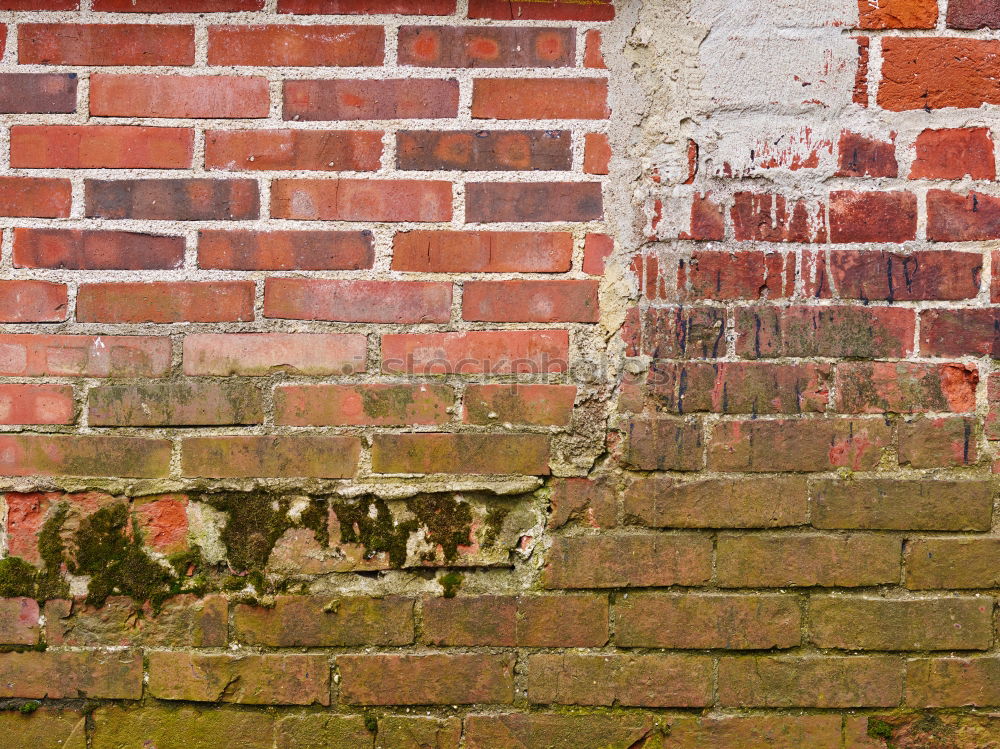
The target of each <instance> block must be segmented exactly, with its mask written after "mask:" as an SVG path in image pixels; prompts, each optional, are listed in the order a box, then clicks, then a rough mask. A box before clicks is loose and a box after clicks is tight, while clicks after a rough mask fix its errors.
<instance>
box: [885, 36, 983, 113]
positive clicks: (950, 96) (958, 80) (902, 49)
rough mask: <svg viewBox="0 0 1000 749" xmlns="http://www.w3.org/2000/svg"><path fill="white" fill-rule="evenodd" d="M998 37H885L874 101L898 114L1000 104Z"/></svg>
mask: <svg viewBox="0 0 1000 749" xmlns="http://www.w3.org/2000/svg"><path fill="white" fill-rule="evenodd" d="M998 71H1000V41H997V40H994V39H959V38H949V37H911V38H906V39H904V38H894V37H887V38H886V39H884V40H883V43H882V83H881V84H880V85H879V89H878V104H879V106H881V107H882V108H883V109H888V110H890V111H893V112H900V111H905V110H911V109H943V108H945V107H958V108H968V109H975V108H978V107H979V106H981V105H982V104H997V103H1000V85H998V83H997V80H998Z"/></svg>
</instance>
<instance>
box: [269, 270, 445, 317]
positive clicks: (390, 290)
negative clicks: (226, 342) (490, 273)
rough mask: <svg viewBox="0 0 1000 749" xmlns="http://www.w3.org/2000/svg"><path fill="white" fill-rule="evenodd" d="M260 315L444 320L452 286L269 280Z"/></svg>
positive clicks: (411, 283)
mask: <svg viewBox="0 0 1000 749" xmlns="http://www.w3.org/2000/svg"><path fill="white" fill-rule="evenodd" d="M264 316H265V317H270V318H285V319H292V320H335V321H341V322H381V323H414V324H416V323H426V322H448V320H449V318H450V316H451V284H447V283H436V282H432V281H338V280H327V279H317V278H269V279H267V282H266V284H265V286H264Z"/></svg>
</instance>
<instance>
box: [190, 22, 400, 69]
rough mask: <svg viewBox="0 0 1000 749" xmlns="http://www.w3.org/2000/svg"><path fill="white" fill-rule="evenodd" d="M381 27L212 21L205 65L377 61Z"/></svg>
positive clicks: (325, 64)
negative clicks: (260, 24) (228, 24)
mask: <svg viewBox="0 0 1000 749" xmlns="http://www.w3.org/2000/svg"><path fill="white" fill-rule="evenodd" d="M384 45H385V34H384V32H383V30H382V27H381V26H375V25H368V24H365V25H360V24H359V25H356V26H321V25H318V24H316V25H313V24H310V25H309V26H298V25H293V24H283V25H280V26H278V25H271V26H247V25H242V26H236V25H234V26H210V27H209V28H208V64H209V65H251V66H255V67H257V66H261V65H307V66H322V67H333V66H353V67H361V66H372V65H381V64H382V58H383V57H384V52H383V48H384Z"/></svg>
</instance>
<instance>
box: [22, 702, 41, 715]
mask: <svg viewBox="0 0 1000 749" xmlns="http://www.w3.org/2000/svg"><path fill="white" fill-rule="evenodd" d="M41 706H42V703H41V702H38V701H37V700H30V701H28V702H25V703H24V704H22V705H21V707H19V708H18V709H19V710H20V711H21V714H22V715H31V714H32V713H33V712H35V710H37V709H38V708H40V707H41Z"/></svg>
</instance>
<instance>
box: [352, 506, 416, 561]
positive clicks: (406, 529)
mask: <svg viewBox="0 0 1000 749" xmlns="http://www.w3.org/2000/svg"><path fill="white" fill-rule="evenodd" d="M373 510H374V512H373ZM333 511H334V513H335V514H336V516H337V523H338V524H339V526H340V540H341V542H343V543H348V544H361V545H362V546H364V547H365V555H366V557H367V558H369V559H370V558H372V557H374V556H375V555H376V554H383V553H384V554H387V555H388V556H389V563H390V564H391V565H392V566H393V567H402V566H403V565H404V564H405V563H406V542H407V540H408V539H409V537H410V534H411V533H413V532H414V531H415V530H416V529H417V524H416V522H415V521H412V520H408V521H404V522H402V523H396V521H395V520H394V519H393V517H392V511H391V510H390V509H389V505H387V504H386V503H385V501H384V500H382V499H380V498H378V497H374V498H371V499H363V500H361V501H359V502H338V503H334V504H333Z"/></svg>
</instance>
